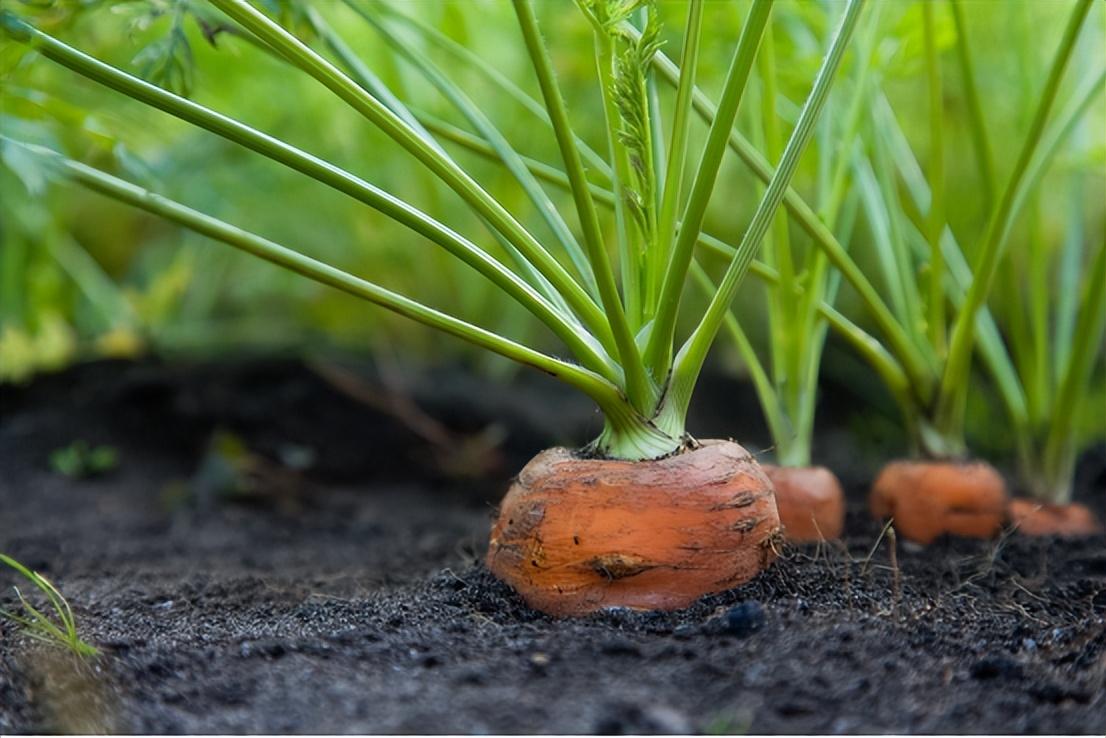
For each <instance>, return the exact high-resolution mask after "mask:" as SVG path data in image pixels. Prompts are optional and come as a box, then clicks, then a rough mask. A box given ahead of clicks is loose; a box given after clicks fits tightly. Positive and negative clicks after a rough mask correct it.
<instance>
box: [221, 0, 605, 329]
mask: <svg viewBox="0 0 1106 738" xmlns="http://www.w3.org/2000/svg"><path fill="white" fill-rule="evenodd" d="M210 1H211V3H212V4H213V5H215V6H216V7H217V8H219V10H221V11H223V12H224V13H226V14H227V15H228V16H230V18H231V19H233V20H234V21H235V22H237V23H239V24H241V25H242V26H243V27H244V28H246V30H248V31H249V32H250V33H253V34H254V35H255V36H257V37H258V38H260V39H261V40H262V41H263V42H265V43H266V44H268V45H269V46H271V47H273V48H274V49H275V50H276V51H278V52H279V53H280V54H281V55H283V56H285V57H286V58H287V59H288V60H289V61H290V62H292V63H293V64H294V65H295V66H297V67H299V68H300V69H302V70H303V71H304V72H306V73H307V74H309V75H310V76H312V77H313V78H314V79H316V80H317V81H318V82H319V83H321V84H322V85H323V86H325V87H326V88H327V89H329V90H330V91H331V92H333V93H334V94H335V95H337V96H338V97H339V99H341V100H342V101H344V102H346V103H347V104H348V105H349V106H350V107H352V108H353V109H354V110H356V111H357V112H358V113H360V114H361V115H363V116H364V117H365V118H366V119H367V120H369V121H370V122H371V123H373V124H374V125H375V126H377V127H378V128H380V129H381V130H382V131H383V132H384V133H386V134H387V135H388V136H389V137H390V138H391V139H392V140H393V141H395V142H396V143H398V144H399V145H400V146H401V147H402V148H403V149H405V150H406V151H407V152H408V153H410V154H411V155H412V156H414V157H415V158H416V159H417V160H418V161H419V162H420V163H421V164H423V165H424V166H425V167H426V168H427V169H428V170H430V171H431V172H433V173H434V175H435V176H437V177H438V178H439V179H440V180H441V181H442V182H444V183H445V184H446V185H447V186H448V187H449V188H450V189H452V190H453V191H454V192H455V193H457V195H458V196H459V197H460V198H461V199H462V200H464V202H465V203H466V204H468V205H469V207H471V208H472V209H473V211H474V212H476V213H477V214H479V215H481V216H482V217H484V218H485V219H487V221H488V222H489V223H491V224H492V225H493V226H494V227H495V229H496V230H498V231H499V232H500V233H502V234H503V235H504V236H506V237H507V239H508V240H509V241H510V242H511V243H512V244H513V245H514V246H515V247H516V248H517V249H518V250H519V252H520V253H521V254H522V255H523V257H525V259H526V260H527V261H528V262H530V263H531V264H533V266H534V267H535V268H536V269H537V270H538V272H539V273H541V275H542V276H543V277H544V278H545V279H547V280H549V282H550V283H551V284H552V286H553V288H554V289H555V290H556V291H557V293H559V294H560V295H561V296H562V297H563V298H564V299H565V300H566V301H567V302H568V304H569V305H570V306H571V307H572V309H573V310H574V311H576V313H577V315H578V316H579V317H580V320H581V321H582V322H583V324H584V325H585V326H587V328H588V329H589V330H590V331H592V333H593V334H594V335H596V336H597V337H599V339H600V340H601V341H604V342H605V339H608V338H609V337H610V326H609V325H608V324H607V321H606V317H605V315H604V314H603V311H602V310H601V309H600V308H599V306H598V305H597V304H596V303H595V302H594V301H592V299H591V298H590V297H589V296H588V294H587V292H586V291H585V290H584V288H583V287H582V286H581V285H580V284H579V283H578V282H576V281H575V280H574V279H573V278H572V276H571V275H570V274H569V273H568V271H567V270H566V269H565V268H564V267H563V266H562V265H561V264H560V262H558V261H557V260H556V259H554V258H553V256H552V255H550V253H549V252H548V251H546V250H545V248H544V247H543V246H542V245H541V244H540V243H539V242H538V241H537V240H536V239H535V238H534V237H533V235H531V234H530V232H529V231H527V230H526V229H525V228H524V227H523V226H522V225H521V224H520V223H519V222H518V221H517V220H516V219H515V218H514V216H512V215H511V214H510V213H509V212H507V210H506V209H505V208H504V207H503V206H502V205H501V204H500V203H499V202H498V201H497V200H496V199H495V198H493V197H492V196H491V195H489V194H488V193H487V192H486V191H485V190H484V189H483V188H482V187H480V185H479V184H477V182H476V181H475V180H473V179H472V177H471V176H469V174H468V173H467V172H465V171H464V170H463V169H461V168H460V167H459V166H458V165H457V164H456V163H455V162H453V161H452V160H451V159H449V158H448V157H446V156H443V155H442V153H441V152H440V151H439V150H437V149H436V148H435V147H433V146H431V145H429V144H427V143H426V141H425V140H423V138H422V136H420V135H419V134H418V132H417V131H414V130H412V129H411V127H410V126H408V125H406V124H405V123H404V122H403V120H402V119H401V118H399V116H397V115H396V114H395V113H393V112H392V111H391V110H389V109H388V107H387V106H385V105H384V104H382V103H381V102H380V101H379V100H377V99H376V98H375V97H373V96H372V95H371V94H369V92H368V91H367V90H365V89H364V88H363V87H361V86H360V85H358V84H357V83H356V82H355V81H354V80H352V79H350V78H349V77H348V76H346V75H345V74H343V73H342V72H341V70H339V69H338V68H337V67H335V66H334V65H333V64H331V63H330V62H328V61H327V60H326V59H324V58H323V57H321V56H319V55H318V54H317V53H315V52H314V51H313V50H312V49H311V48H310V47H308V46H307V45H306V44H304V43H303V42H302V41H300V40H299V39H297V38H296V37H295V36H293V35H292V34H290V33H289V32H288V31H286V30H285V29H284V28H282V27H281V26H280V25H279V24H277V23H275V22H274V21H272V20H271V19H270V18H268V17H267V16H266V15H265V14H264V13H262V12H261V11H259V10H257V9H256V8H254V7H253V6H252V5H250V4H249V2H247V0H210Z"/></svg>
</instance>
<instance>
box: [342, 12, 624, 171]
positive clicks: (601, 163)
mask: <svg viewBox="0 0 1106 738" xmlns="http://www.w3.org/2000/svg"><path fill="white" fill-rule="evenodd" d="M345 1H346V4H350V3H351V2H352V0H345ZM373 9H374V10H382V11H384V12H385V13H387V14H388V15H389V16H391V17H392V18H394V19H395V20H397V21H399V22H401V23H404V24H406V25H407V26H409V27H410V28H412V29H413V30H414V31H416V32H418V33H419V34H420V35H422V36H423V38H425V39H426V40H428V41H430V42H431V43H433V44H434V45H435V46H437V47H438V48H439V49H441V50H442V51H444V52H446V53H447V54H449V55H451V56H453V58H455V59H458V60H460V61H462V62H464V63H466V64H468V65H469V66H471V67H472V68H473V69H475V70H476V71H477V72H479V73H480V74H482V75H484V76H485V77H486V78H487V79H488V81H489V82H491V83H492V84H493V85H495V87H496V88H497V89H498V90H499V91H500V92H502V93H503V94H505V95H506V96H507V97H509V98H511V99H512V100H514V101H515V102H517V103H518V104H519V105H520V106H521V107H522V108H523V109H524V110H525V111H527V112H528V113H530V114H531V115H532V116H533V117H535V118H537V119H538V120H540V121H541V122H542V123H544V124H545V125H546V126H550V127H551V126H552V123H551V122H550V120H549V113H548V112H547V111H546V109H545V107H544V106H543V105H542V104H541V103H540V102H538V101H537V100H536V99H535V98H533V97H531V96H530V95H529V94H527V93H526V91H525V90H523V89H522V88H520V87H519V86H518V85H516V84H515V83H514V82H512V81H511V79H510V78H509V77H508V76H507V75H505V74H503V73H502V72H500V71H499V70H498V69H496V68H495V67H494V66H492V65H491V64H489V63H488V62H486V61H484V59H482V58H481V57H480V56H479V55H477V54H475V53H473V51H472V50H470V49H468V48H466V47H465V46H463V45H462V44H459V43H457V42H456V41H454V40H453V39H451V38H450V37H449V36H447V35H445V34H444V33H442V32H441V31H439V30H437V29H436V28H433V27H431V26H429V25H427V24H425V23H423V22H422V21H420V20H418V19H417V18H415V17H413V16H409V15H406V14H404V13H401V12H399V11H397V10H396V9H395V8H393V7H391V6H390V5H389V4H388V3H381V2H377V3H374V4H373ZM576 146H577V147H578V148H579V149H580V155H581V157H582V158H583V159H584V161H585V163H586V164H587V165H588V167H589V169H590V170H591V171H593V172H597V173H599V174H600V175H602V177H603V179H604V180H605V181H607V182H610V181H611V177H612V174H611V167H610V164H608V163H607V161H606V160H605V159H604V158H603V157H602V156H600V155H599V154H598V153H597V152H596V151H595V150H594V149H592V148H591V147H590V146H588V145H587V144H586V143H585V142H584V141H583V140H582V139H580V138H579V137H577V138H576Z"/></svg>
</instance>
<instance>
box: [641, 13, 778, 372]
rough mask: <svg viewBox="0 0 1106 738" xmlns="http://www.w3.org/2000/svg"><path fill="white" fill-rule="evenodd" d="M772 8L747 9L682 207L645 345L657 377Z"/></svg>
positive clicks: (667, 361)
mask: <svg viewBox="0 0 1106 738" xmlns="http://www.w3.org/2000/svg"><path fill="white" fill-rule="evenodd" d="M771 11H772V0H754V2H753V6H752V7H751V8H750V9H749V16H748V18H746V20H745V26H744V27H743V28H742V29H741V38H740V40H739V41H738V44H737V52H736V53H735V54H734V57H733V62H732V63H731V65H730V70H729V72H728V73H727V75H726V83H725V86H724V88H723V91H722V98H721V100H720V101H719V105H718V109H717V111H716V114H715V116H714V120H713V121H711V124H710V132H709V133H708V134H707V143H706V146H705V147H704V149H703V155H702V157H701V158H700V159H699V167H698V170H697V171H696V173H695V180H694V183H693V184H692V187H691V194H690V195H689V196H688V201H687V206H686V207H685V208H684V216H683V219H682V223H681V226H680V230H679V233H678V234H677V236H676V243H675V244H674V245H673V247H672V254H671V256H670V258H669V260H668V267H667V269H666V270H665V274H664V281H663V283H662V286H661V293H660V300H659V301H658V303H657V315H656V318H655V322H654V325H653V331H652V333H651V334H650V336H649V343H648V346H647V348H646V350H645V363H646V365H647V366H648V367H649V369H650V370H651V371H652V372H653V378H654V379H656V380H657V381H658V382H666V381H668V373H669V370H670V367H671V366H672V346H673V342H674V341H675V331H676V318H677V317H678V315H679V310H680V296H681V295H682V294H683V287H684V282H685V281H686V280H687V271H688V267H689V266H690V264H691V257H692V256H693V255H694V253H695V242H696V241H697V236H698V234H699V232H700V230H702V227H703V218H704V216H705V215H706V211H707V205H708V204H709V203H710V196H711V194H712V193H713V192H714V184H715V181H716V180H717V177H718V172H719V169H720V168H721V166H722V158H723V156H724V155H725V153H726V144H727V141H728V140H729V137H730V130H731V129H732V128H733V124H734V120H735V119H736V118H737V109H738V106H739V105H740V104H741V98H742V96H743V93H744V91H745V86H746V82H748V79H749V72H750V70H751V69H752V66H753V62H754V60H755V59H756V54H757V49H758V48H759V47H760V40H761V38H762V36H763V35H764V28H765V26H766V25H767V23H768V16H769V14H770V13H771Z"/></svg>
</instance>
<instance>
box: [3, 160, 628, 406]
mask: <svg viewBox="0 0 1106 738" xmlns="http://www.w3.org/2000/svg"><path fill="white" fill-rule="evenodd" d="M5 140H8V141H10V139H5ZM10 142H11V143H15V144H17V145H21V146H24V147H25V148H27V149H28V150H29V151H32V152H34V153H36V154H38V155H41V156H45V157H49V158H50V159H51V160H52V162H53V164H54V165H55V169H56V171H59V172H60V173H61V174H63V175H64V176H65V177H66V178H68V179H69V180H71V181H73V182H75V183H77V184H80V185H82V186H84V187H87V188H89V189H91V190H94V191H96V192H99V193H100V194H103V195H106V196H107V197H110V198H112V199H114V200H118V201H120V202H123V203H127V204H129V205H132V206H134V207H137V208H140V209H142V210H145V211H147V212H149V213H153V214H154V215H158V216H160V217H162V218H165V219H166V220H169V221H172V222H174V223H177V224H178V225H181V226H184V227H186V228H188V229H190V230H193V231H195V232H197V233H200V234H202V235H205V236H207V237H209V238H212V239H214V240H217V241H222V242H223V243H225V244H227V245H228V246H232V247H234V248H236V249H238V250H240V251H244V252H246V253H249V254H253V255H254V256H257V257H259V258H261V259H264V260H266V261H269V262H271V263H273V264H276V265H278V266H281V267H283V268H285V269H288V270H290V271H293V272H296V273H297V274H300V275H302V276H305V277H307V278H309V279H311V280H314V281H316V282H319V283H320V284H325V285H327V286H330V287H334V288H335V289H338V290H341V291H342V292H346V293H348V294H351V295H354V296H355V297H360V298H362V299H364V300H367V301H369V302H372V303H374V304H376V305H379V306H381V307H383V308H386V309H388V310H391V311H392V312H394V313H397V314H399V315H402V316H404V317H407V318H410V319H411V320H414V321H416V322H419V323H422V324H424V325H427V326H430V327H432V328H436V329H438V330H440V331H442V332H444V333H448V334H450V335H452V336H455V337H457V338H460V339H463V340H465V341H468V342H469V343H472V344H474V345H476V346H479V347H480V348H483V349H486V350H488V351H492V352H494V353H497V354H499V355H501V356H505V357H506V358H508V359H511V360H513V361H516V362H518V363H520V364H525V365H529V366H532V367H535V368H537V369H539V370H541V371H543V372H545V373H547V374H550V375H551V376H554V377H557V378H559V379H561V380H562V381H564V382H566V383H568V384H570V385H572V386H573V387H575V388H577V389H579V390H580V391H582V392H584V393H586V394H587V395H589V396H590V397H592V399H594V400H595V401H596V402H597V403H598V404H599V405H600V407H601V408H603V409H604V411H606V410H607V409H610V410H611V411H612V412H614V413H615V414H616V415H619V414H624V412H625V411H624V410H623V409H620V408H619V407H617V406H618V405H620V404H621V405H624V404H625V403H624V400H623V399H622V394H621V392H620V391H619V390H618V388H617V387H616V386H615V385H614V384H612V383H611V382H609V381H607V380H605V379H603V378H602V377H601V376H599V375H598V374H596V373H594V372H591V371H589V370H587V369H584V368H582V367H579V366H576V365H575V364H571V363H569V362H567V361H563V360H561V359H556V358H554V357H552V356H549V355H547V354H544V353H542V352H540V351H535V350H534V349H531V348H529V347H527V346H524V345H522V344H520V343H517V342H515V341H512V340H510V339H508V338H504V337H503V336H500V335H498V334H495V333H493V332H491V331H489V330H486V329H484V328H480V327H479V326H476V325H473V324H471V323H468V322H465V321H463V320H460V319H458V318H454V317H453V316H451V315H447V314H445V313H442V312H440V311H438V310H435V309H433V308H430V307H427V306H426V305H423V304H421V303H419V302H416V301H414V300H412V299H410V298H408V297H404V296H403V295H400V294H397V293H395V292H392V291H391V290H388V289H385V288H383V287H380V286H379V285H376V284H374V283H372V282H369V281H366V280H364V279H361V278H359V277H355V276H353V275H352V274H349V273H348V272H344V271H342V270H340V269H337V268H335V267H332V266H330V265H329V264H325V263H323V262H321V261H318V260H316V259H312V258H311V257H309V256H306V255H304V254H301V253H299V252H298V251H294V250H292V249H289V248H287V247H284V246H281V245H280V244H277V243H274V242H272V241H270V240H268V239H266V238H262V237H261V236H258V235H256V234H254V233H251V232H249V231H246V230H243V229H241V228H238V227H236V226H233V225H231V224H229V223H226V222H225V221H222V220H219V219H217V218H213V217H211V216H209V215H206V214H204V213H201V212H199V211H197V210H193V209H192V208H189V207H187V206H185V205H182V204H180V203H178V202H176V201H174V200H171V199H169V198H167V197H163V196H161V195H157V194H155V193H153V192H150V191H148V190H146V189H143V188H141V187H138V186H136V185H133V184H131V183H129V182H126V181H124V180H121V179H119V178H117V177H113V176H111V175H109V174H107V173H105V172H101V171H100V170H98V169H94V168H92V167H89V166H86V165H84V164H81V163H80V162H76V161H73V160H71V159H66V158H64V157H62V156H60V155H59V154H56V153H55V152H53V151H51V150H49V149H44V148H42V147H40V146H33V145H30V144H22V143H20V142H15V141H10Z"/></svg>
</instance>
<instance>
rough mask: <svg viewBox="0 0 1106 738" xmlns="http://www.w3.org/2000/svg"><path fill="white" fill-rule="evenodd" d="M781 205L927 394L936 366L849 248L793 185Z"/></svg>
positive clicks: (662, 60) (738, 141)
mask: <svg viewBox="0 0 1106 738" xmlns="http://www.w3.org/2000/svg"><path fill="white" fill-rule="evenodd" d="M877 7H878V6H877ZM653 64H654V66H655V67H656V68H657V70H658V71H659V72H660V73H661V76H662V77H663V78H664V79H665V81H667V82H668V83H669V84H670V85H673V86H675V85H676V84H677V82H678V80H679V77H680V69H679V67H677V66H676V64H675V63H673V62H672V60H671V59H669V58H668V57H667V56H665V55H664V54H663V53H662V52H658V53H657V54H656V55H655V56H654V57H653ZM692 104H693V107H694V108H695V111H696V113H698V114H699V117H700V118H702V119H703V120H704V121H705V122H707V123H708V124H710V123H711V122H712V121H713V120H714V119H715V112H716V108H715V105H714V104H713V103H712V102H711V101H710V100H709V99H708V98H707V96H706V95H705V94H703V93H702V91H700V90H699V89H696V90H695V91H694V93H693V95H692ZM728 145H729V147H730V149H731V150H732V151H733V152H734V153H735V154H737V156H738V158H740V159H741V160H742V161H743V162H744V163H745V165H746V166H747V167H749V170H750V171H751V172H752V173H753V174H754V175H755V176H756V177H757V178H758V179H760V180H761V181H762V182H765V183H767V182H769V181H770V180H771V179H772V178H773V176H774V175H775V171H774V170H773V168H772V166H771V165H770V164H769V163H768V162H767V161H766V160H765V159H764V157H763V156H762V155H761V154H760V152H759V151H757V149H756V147H754V146H753V145H752V144H750V143H749V141H748V140H746V139H745V137H744V136H742V135H741V134H740V133H739V132H738V131H736V130H733V131H731V132H730V138H729V142H728ZM783 205H784V207H785V208H787V210H788V212H789V213H790V214H791V217H792V218H794V219H795V222H796V223H797V224H798V225H799V227H800V228H801V229H802V230H803V232H804V233H806V234H807V236H808V237H809V238H810V239H811V240H812V241H813V242H814V244H815V246H817V247H818V248H819V249H821V250H823V251H824V252H825V254H826V257H827V258H828V259H829V260H830V263H832V264H833V266H834V267H835V268H836V269H837V270H838V271H840V272H841V274H842V275H843V276H844V278H845V279H846V280H847V281H848V282H849V284H850V285H852V287H853V289H855V290H856V292H857V294H858V295H859V297H860V299H861V301H862V302H863V304H864V307H865V308H866V309H867V311H868V312H869V314H870V315H871V316H872V319H873V320H874V321H875V322H876V325H877V326H878V327H879V329H880V331H882V333H883V335H884V337H885V340H886V341H887V342H888V344H889V346H890V347H891V349H892V350H893V351H894V352H895V354H896V355H897V356H898V357H899V358H900V360H901V362H902V365H903V367H904V369H905V370H906V372H907V373H908V374H909V376H910V377H911V382H912V384H913V386H914V387H915V391H916V394H917V395H918V396H919V397H929V396H930V395H931V394H932V391H933V387H934V385H935V384H936V381H937V377H936V371H937V369H936V367H935V366H934V365H933V364H932V362H930V361H929V360H927V358H926V357H925V356H924V355H923V354H922V353H921V352H920V351H919V350H918V348H917V346H915V345H914V343H913V342H912V341H911V339H910V337H909V335H908V334H907V332H906V329H905V328H904V327H903V326H902V325H901V324H899V323H898V321H897V320H896V319H895V316H894V314H893V313H892V312H891V310H890V309H889V308H888V307H887V304H886V303H885V302H884V301H883V299H882V298H881V297H880V295H879V292H878V291H877V290H876V288H875V287H874V286H873V285H872V283H871V282H870V281H869V280H868V278H867V277H866V276H865V274H864V271H863V270H862V269H861V268H860V267H859V266H858V265H857V263H856V262H855V261H854V260H853V259H852V258H851V257H850V256H849V254H848V252H847V250H846V249H845V248H844V247H843V246H842V245H841V243H840V242H839V241H838V240H837V239H836V238H835V237H834V235H833V233H832V232H831V231H830V230H829V229H828V228H827V227H826V225H825V224H824V223H823V222H822V221H821V220H820V219H819V218H818V216H817V215H815V213H814V210H813V209H812V208H811V207H810V206H809V205H808V204H807V203H806V201H805V200H803V198H802V197H801V196H800V195H799V194H798V193H797V192H796V191H795V190H794V189H791V188H788V190H787V193H786V194H785V196H784V199H783Z"/></svg>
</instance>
